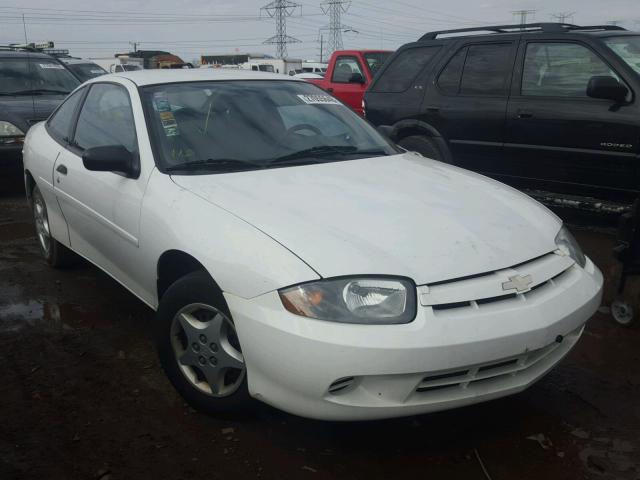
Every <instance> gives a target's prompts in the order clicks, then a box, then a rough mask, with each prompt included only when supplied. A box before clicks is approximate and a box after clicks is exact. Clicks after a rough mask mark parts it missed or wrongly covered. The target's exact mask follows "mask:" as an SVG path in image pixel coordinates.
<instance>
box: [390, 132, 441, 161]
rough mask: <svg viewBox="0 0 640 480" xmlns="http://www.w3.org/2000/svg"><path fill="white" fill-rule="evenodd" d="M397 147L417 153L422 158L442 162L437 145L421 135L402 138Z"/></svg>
mask: <svg viewBox="0 0 640 480" xmlns="http://www.w3.org/2000/svg"><path fill="white" fill-rule="evenodd" d="M398 145H400V146H401V147H402V148H405V149H407V150H409V151H410V152H418V153H419V154H421V155H422V156H423V157H427V158H431V159H432V160H438V161H440V162H442V161H444V156H443V155H442V153H441V152H440V149H439V148H438V145H437V144H436V142H434V141H433V140H432V139H431V138H429V137H423V136H421V135H412V136H409V137H404V138H403V139H401V140H400V141H399V142H398Z"/></svg>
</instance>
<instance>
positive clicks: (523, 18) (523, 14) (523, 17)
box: [511, 10, 537, 25]
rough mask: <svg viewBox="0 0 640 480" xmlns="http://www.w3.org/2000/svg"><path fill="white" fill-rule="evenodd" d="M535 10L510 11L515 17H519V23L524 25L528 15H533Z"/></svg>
mask: <svg viewBox="0 0 640 480" xmlns="http://www.w3.org/2000/svg"><path fill="white" fill-rule="evenodd" d="M536 11H537V10H513V11H512V12H511V13H512V14H513V15H514V16H515V17H520V25H525V24H526V23H527V18H528V17H529V15H535V14H536Z"/></svg>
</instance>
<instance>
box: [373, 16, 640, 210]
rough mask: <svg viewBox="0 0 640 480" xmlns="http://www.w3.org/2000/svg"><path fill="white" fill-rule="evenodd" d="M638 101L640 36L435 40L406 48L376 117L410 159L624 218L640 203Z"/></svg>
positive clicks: (500, 32)
mask: <svg viewBox="0 0 640 480" xmlns="http://www.w3.org/2000/svg"><path fill="white" fill-rule="evenodd" d="M638 94H640V34H637V33H631V32H627V31H625V30H624V29H623V28H620V27H616V26H610V25H607V26H595V27H579V26H575V25H567V24H553V23H549V24H529V25H515V26H514V25H507V26H496V27H482V28H478V29H462V30H449V31H443V32H432V33H428V34H426V35H424V36H423V37H422V38H421V39H420V40H419V41H417V42H415V43H411V44H408V45H404V46H403V47H402V48H400V49H399V50H398V51H397V52H396V53H395V54H394V55H393V57H392V58H391V59H389V61H388V62H387V63H386V65H385V66H384V67H383V68H382V70H381V71H380V72H379V74H378V75H377V77H376V79H375V80H374V82H373V83H372V85H371V87H370V88H369V91H368V92H367V93H366V95H365V108H366V116H367V118H368V119H369V120H370V121H371V122H372V123H373V124H374V125H376V126H385V128H384V130H385V131H386V132H387V133H388V134H389V135H390V136H391V137H392V138H393V139H394V140H395V141H396V142H397V143H398V144H399V145H400V146H403V147H404V148H406V149H408V150H414V151H418V152H420V153H422V154H423V155H425V156H427V157H430V158H435V159H439V160H442V161H445V162H449V163H453V164H456V165H459V166H461V167H464V168H468V169H471V170H475V171H478V172H481V173H483V174H486V175H489V176H491V177H494V178H497V179H499V180H500V181H503V182H505V183H508V184H511V185H513V186H515V187H518V188H521V189H525V190H527V191H528V193H534V196H537V198H539V199H541V200H545V199H546V200H548V202H547V203H551V204H553V203H554V202H555V203H556V204H557V203H558V202H561V201H562V199H564V200H565V201H566V200H567V198H569V199H571V198H574V197H571V195H576V196H579V197H575V198H580V199H581V202H584V201H585V199H587V200H588V197H592V198H591V200H594V201H592V202H588V201H587V202H586V203H585V204H589V205H592V206H594V208H599V207H600V208H601V207H602V205H605V206H606V207H605V208H611V209H613V210H616V209H617V208H618V207H621V208H623V209H624V205H627V204H629V203H631V202H633V200H634V199H635V198H637V197H638V194H639V193H640V98H638ZM557 194H562V195H557ZM567 194H569V197H567V196H566V195H567ZM593 197H595V198H593ZM601 199H604V200H606V202H604V203H601V202H600V200H601ZM579 203H580V202H579Z"/></svg>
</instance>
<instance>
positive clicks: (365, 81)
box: [307, 50, 393, 116]
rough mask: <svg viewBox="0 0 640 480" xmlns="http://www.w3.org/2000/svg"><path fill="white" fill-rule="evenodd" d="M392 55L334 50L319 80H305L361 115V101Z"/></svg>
mask: <svg viewBox="0 0 640 480" xmlns="http://www.w3.org/2000/svg"><path fill="white" fill-rule="evenodd" d="M392 53H393V52H391V51H388V50H337V51H336V52H334V53H333V55H332V56H331V60H329V67H328V68H327V73H326V74H325V76H324V78H322V79H319V78H318V79H307V81H308V82H311V83H313V84H315V85H318V86H319V87H320V88H322V89H324V90H326V91H327V92H329V93H331V94H332V95H333V96H335V97H336V98H338V99H340V100H342V101H343V102H344V103H346V104H347V105H349V106H350V107H351V108H352V109H353V110H354V111H355V112H356V113H358V114H359V115H361V116H364V110H363V109H362V99H363V98H364V92H365V91H366V90H367V87H368V86H369V84H370V83H371V81H372V80H373V77H374V76H375V74H376V72H377V71H378V69H379V68H380V67H381V66H382V65H383V64H384V62H386V61H387V59H388V58H389V56H391V54H392Z"/></svg>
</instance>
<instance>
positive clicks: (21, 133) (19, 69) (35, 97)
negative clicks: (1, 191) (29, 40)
mask: <svg viewBox="0 0 640 480" xmlns="http://www.w3.org/2000/svg"><path fill="white" fill-rule="evenodd" d="M79 83H80V82H79V81H78V80H77V79H76V78H75V77H74V76H73V75H71V73H69V71H68V70H67V69H66V68H65V67H64V65H62V64H61V63H60V62H59V61H58V60H57V59H55V58H53V57H51V56H50V55H45V54H42V53H37V52H32V51H16V50H14V49H9V48H7V49H0V180H2V176H4V175H6V172H8V171H13V170H19V169H21V158H22V143H23V141H24V137H25V135H26V133H27V131H28V130H29V128H31V126H32V125H34V124H36V123H38V122H40V121H42V120H46V119H47V118H48V117H49V115H50V114H51V112H53V110H54V109H55V108H56V107H57V106H58V105H59V104H60V103H61V102H62V100H64V98H65V97H66V96H67V94H68V93H69V92H70V91H71V90H73V89H74V88H76V87H77V86H78V85H79ZM21 178H22V177H21V176H19V177H18V179H19V180H18V181H20V180H21Z"/></svg>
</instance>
